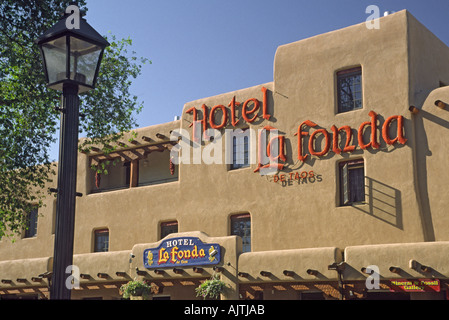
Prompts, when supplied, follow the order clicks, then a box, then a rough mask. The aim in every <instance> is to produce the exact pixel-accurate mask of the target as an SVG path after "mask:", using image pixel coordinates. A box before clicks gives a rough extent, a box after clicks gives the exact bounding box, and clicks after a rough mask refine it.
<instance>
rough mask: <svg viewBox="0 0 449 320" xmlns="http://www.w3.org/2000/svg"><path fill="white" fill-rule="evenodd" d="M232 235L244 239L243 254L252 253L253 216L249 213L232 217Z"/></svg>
mask: <svg viewBox="0 0 449 320" xmlns="http://www.w3.org/2000/svg"><path fill="white" fill-rule="evenodd" d="M231 235H235V236H240V237H241V238H242V243H243V247H242V249H243V252H250V251H251V216H250V214H249V213H244V214H236V215H233V216H231Z"/></svg>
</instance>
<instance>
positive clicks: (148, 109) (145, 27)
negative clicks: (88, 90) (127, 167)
mask: <svg viewBox="0 0 449 320" xmlns="http://www.w3.org/2000/svg"><path fill="white" fill-rule="evenodd" d="M368 5H377V6H378V7H379V9H380V12H381V15H383V13H384V11H400V10H402V9H407V10H408V11H410V13H411V14H412V15H414V16H415V17H416V18H417V19H418V20H419V21H420V22H421V23H423V24H424V25H425V26H426V27H427V28H428V29H430V30H431V31H432V32H433V33H434V34H435V35H436V36H437V37H439V38H440V39H441V40H442V41H443V42H445V43H446V44H447V45H449V24H448V21H449V0H382V1H376V0H314V1H312V0H307V1H306V0H276V1H274V0H271V1H270V0H239V1H237V0H226V1H223V0H221V1H218V0H188V1H187V0H128V1H123V0H87V7H88V12H87V15H86V17H85V18H86V19H87V21H88V22H89V24H91V25H92V26H93V27H94V28H95V29H96V30H97V31H98V32H99V33H100V34H107V32H109V31H110V32H111V33H112V34H114V35H116V36H117V37H118V38H124V37H125V38H127V37H131V39H132V40H133V48H132V49H133V50H134V51H136V52H137V55H138V56H143V57H146V58H148V59H149V60H151V61H152V64H148V65H145V66H144V67H143V69H142V75H141V76H140V77H139V78H138V79H136V80H135V81H134V84H133V86H132V92H133V93H134V94H136V95H137V96H138V98H139V100H141V101H143V102H144V109H143V110H142V112H141V113H140V114H139V115H138V116H137V119H138V126H139V127H145V126H149V125H153V124H158V123H164V122H168V121H172V120H173V118H174V116H177V115H178V116H179V115H181V112H182V108H183V105H184V104H185V103H187V102H189V101H193V100H196V99H200V98H204V97H210V96H214V95H217V94H221V93H225V92H230V91H234V90H239V89H243V88H247V87H251V86H255V85H259V84H263V83H266V82H271V81H273V59H274V55H275V52H276V48H277V47H278V46H279V45H282V44H287V43H290V42H294V41H298V40H301V39H305V38H308V37H311V36H314V35H317V34H321V33H325V32H329V31H332V30H336V29H340V28H344V27H347V26H350V25H353V24H357V23H363V22H365V21H366V19H367V18H368V17H369V15H370V14H369V13H366V8H367V6H368ZM448 63H449V62H448ZM53 158H55V159H57V150H56V156H53Z"/></svg>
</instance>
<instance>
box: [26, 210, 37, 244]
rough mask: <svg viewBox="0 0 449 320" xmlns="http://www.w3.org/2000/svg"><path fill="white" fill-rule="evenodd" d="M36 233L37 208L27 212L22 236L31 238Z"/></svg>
mask: <svg viewBox="0 0 449 320" xmlns="http://www.w3.org/2000/svg"><path fill="white" fill-rule="evenodd" d="M36 234H37V208H35V209H33V210H31V211H30V212H28V214H27V217H26V227H25V234H24V236H23V237H24V238H32V237H35V236H36Z"/></svg>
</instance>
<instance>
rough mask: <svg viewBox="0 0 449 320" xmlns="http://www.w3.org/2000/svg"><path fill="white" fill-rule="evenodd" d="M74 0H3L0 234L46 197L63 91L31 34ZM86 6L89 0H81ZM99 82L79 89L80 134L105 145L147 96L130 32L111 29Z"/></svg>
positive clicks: (19, 225) (20, 224) (14, 229)
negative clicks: (119, 35) (138, 90)
mask: <svg viewBox="0 0 449 320" xmlns="http://www.w3.org/2000/svg"><path fill="white" fill-rule="evenodd" d="M70 2H71V1H70V0H45V1H44V0H2V1H1V2H0V239H1V238H2V237H3V236H5V235H8V236H11V235H14V234H19V233H21V232H22V230H23V228H24V226H25V225H26V213H27V212H29V211H30V210H31V209H32V208H34V207H36V206H38V207H40V206H42V205H43V198H44V197H45V196H46V195H47V191H46V190H47V189H48V183H49V182H51V179H52V176H54V174H55V165H54V164H51V163H50V161H51V160H52V159H50V158H49V157H50V156H49V151H50V146H51V144H52V143H54V142H55V136H56V134H57V132H58V130H59V113H58V111H55V107H58V106H59V104H60V103H61V93H60V92H57V91H55V90H52V89H48V88H47V86H46V83H45V77H44V72H43V66H42V62H41V57H40V52H39V48H38V47H37V45H36V44H35V43H34V40H35V39H37V37H38V36H39V35H41V34H42V33H44V31H46V30H47V29H48V28H50V27H51V26H52V25H53V24H54V23H56V22H57V21H58V20H59V19H60V17H61V14H62V13H64V12H65V9H66V8H67V6H68V5H69V4H70ZM78 6H79V7H80V9H81V11H84V12H86V11H87V8H86V1H85V0H80V1H78ZM106 38H107V40H108V41H109V42H110V44H111V45H110V46H109V47H108V48H107V49H106V50H105V53H104V57H103V61H102V65H101V67H100V73H99V76H98V80H97V86H96V89H95V90H91V91H89V92H87V93H85V94H82V95H80V112H81V113H82V114H83V115H84V117H83V118H82V119H81V123H80V132H81V133H82V136H84V137H87V138H88V139H87V140H85V141H84V143H83V145H82V146H80V148H82V149H84V150H86V149H88V148H89V145H90V144H92V143H95V144H99V143H100V144H101V143H102V144H103V145H108V144H109V142H110V141H111V140H117V139H118V138H119V137H120V136H121V133H122V132H125V131H129V130H131V129H132V128H133V127H135V126H136V125H137V124H136V120H135V118H134V117H135V116H136V115H137V113H138V112H139V111H140V109H141V108H142V103H141V102H139V101H138V99H137V97H136V96H133V95H132V94H131V92H130V86H131V84H132V80H133V79H134V78H136V77H137V76H138V75H139V74H140V72H141V67H142V64H144V63H146V62H147V60H146V59H143V58H138V57H136V56H135V52H132V53H130V52H128V49H129V47H130V46H131V45H132V41H131V39H129V38H128V39H122V40H117V39H116V38H115V37H114V36H113V35H108V37H106Z"/></svg>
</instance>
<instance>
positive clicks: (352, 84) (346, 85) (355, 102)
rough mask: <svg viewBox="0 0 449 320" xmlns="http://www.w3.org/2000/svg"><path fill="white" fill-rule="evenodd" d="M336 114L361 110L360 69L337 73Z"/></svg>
mask: <svg viewBox="0 0 449 320" xmlns="http://www.w3.org/2000/svg"><path fill="white" fill-rule="evenodd" d="M337 91H338V112H339V113H341V112H347V111H351V110H356V109H361V108H362V106H363V104H362V68H361V67H357V68H352V69H347V70H343V71H339V72H337Z"/></svg>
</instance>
